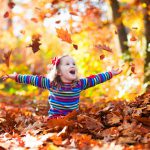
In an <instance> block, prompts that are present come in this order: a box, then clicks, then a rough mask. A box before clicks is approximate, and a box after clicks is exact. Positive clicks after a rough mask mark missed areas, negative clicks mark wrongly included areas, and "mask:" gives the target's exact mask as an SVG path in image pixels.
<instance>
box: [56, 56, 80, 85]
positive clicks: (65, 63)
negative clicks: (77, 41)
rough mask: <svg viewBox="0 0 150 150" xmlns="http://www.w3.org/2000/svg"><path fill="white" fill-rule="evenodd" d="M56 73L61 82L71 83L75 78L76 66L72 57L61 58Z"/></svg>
mask: <svg viewBox="0 0 150 150" xmlns="http://www.w3.org/2000/svg"><path fill="white" fill-rule="evenodd" d="M58 75H60V79H61V81H62V82H67V83H71V82H72V81H74V80H76V79H77V68H76V64H75V61H74V59H73V58H72V57H70V56H65V57H62V58H61V61H60V64H59V67H58Z"/></svg>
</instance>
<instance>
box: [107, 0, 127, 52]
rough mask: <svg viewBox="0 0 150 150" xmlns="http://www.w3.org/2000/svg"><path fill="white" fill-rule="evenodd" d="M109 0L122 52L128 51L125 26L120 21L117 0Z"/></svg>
mask: <svg viewBox="0 0 150 150" xmlns="http://www.w3.org/2000/svg"><path fill="white" fill-rule="evenodd" d="M110 2H111V7H112V10H113V20H114V22H115V24H116V26H117V30H118V31H117V32H118V36H119V41H120V45H121V50H122V52H123V53H124V52H127V51H128V46H127V44H125V43H127V33H126V29H125V26H124V25H123V23H122V19H121V12H120V11H119V2H118V1H117V0H111V1H110Z"/></svg>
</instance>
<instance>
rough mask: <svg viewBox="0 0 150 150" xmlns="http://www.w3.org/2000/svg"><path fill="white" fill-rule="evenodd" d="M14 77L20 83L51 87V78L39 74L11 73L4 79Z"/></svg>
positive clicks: (45, 87)
mask: <svg viewBox="0 0 150 150" xmlns="http://www.w3.org/2000/svg"><path fill="white" fill-rule="evenodd" d="M8 78H10V79H13V80H15V81H16V82H18V83H24V84H31V85H33V86H37V87H40V88H44V89H50V80H49V79H48V78H46V77H44V76H38V75H21V74H17V73H14V74H9V75H4V76H3V77H2V79H3V80H6V79H8Z"/></svg>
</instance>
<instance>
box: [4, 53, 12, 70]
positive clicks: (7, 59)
mask: <svg viewBox="0 0 150 150" xmlns="http://www.w3.org/2000/svg"><path fill="white" fill-rule="evenodd" d="M11 53H12V51H8V52H7V53H4V62H5V64H6V65H7V67H9V61H10V55H11Z"/></svg>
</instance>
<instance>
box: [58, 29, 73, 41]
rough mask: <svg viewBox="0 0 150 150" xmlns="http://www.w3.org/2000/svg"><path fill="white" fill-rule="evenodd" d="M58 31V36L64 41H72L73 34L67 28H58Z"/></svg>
mask: <svg viewBox="0 0 150 150" xmlns="http://www.w3.org/2000/svg"><path fill="white" fill-rule="evenodd" d="M56 32H57V36H58V37H59V38H60V39H61V40H62V41H65V42H68V43H72V40H71V35H70V34H69V33H68V31H67V29H66V30H64V29H62V28H61V29H56Z"/></svg>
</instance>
